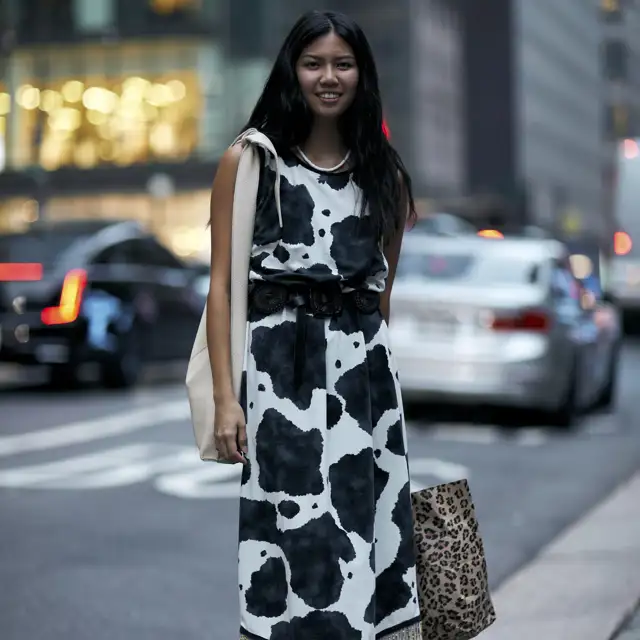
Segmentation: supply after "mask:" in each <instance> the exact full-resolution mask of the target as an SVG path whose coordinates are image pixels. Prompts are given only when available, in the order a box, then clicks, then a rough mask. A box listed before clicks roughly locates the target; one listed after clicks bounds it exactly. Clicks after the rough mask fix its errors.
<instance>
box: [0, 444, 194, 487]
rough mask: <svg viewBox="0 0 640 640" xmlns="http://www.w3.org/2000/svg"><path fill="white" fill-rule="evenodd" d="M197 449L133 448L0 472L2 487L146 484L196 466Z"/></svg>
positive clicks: (109, 450) (115, 449)
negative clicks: (158, 477)
mask: <svg viewBox="0 0 640 640" xmlns="http://www.w3.org/2000/svg"><path fill="white" fill-rule="evenodd" d="M199 461H200V459H199V458H198V455H197V453H196V451H195V450H194V448H191V447H181V446H176V445H167V444H131V445H127V446H124V447H117V448H114V449H104V450H102V451H100V452H97V453H91V454H88V455H81V456H75V457H71V458H66V459H63V460H57V461H56V462H47V463H44V464H36V465H28V466H23V467H16V468H14V469H7V470H2V471H0V487H11V488H18V487H22V488H36V489H104V488H109V487H121V486H126V485H132V484H137V483H139V482H145V481H147V480H150V479H151V478H153V477H154V476H155V475H156V474H158V473H162V472H165V471H175V470H177V469H184V468H188V467H190V466H193V465H194V463H196V462H199Z"/></svg>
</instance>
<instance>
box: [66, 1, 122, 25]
mask: <svg viewBox="0 0 640 640" xmlns="http://www.w3.org/2000/svg"><path fill="white" fill-rule="evenodd" d="M115 13H116V7H115V2H114V0H74V3H73V19H74V23H75V27H76V30H77V31H78V32H80V33H95V32H101V31H104V30H105V29H109V28H111V27H113V26H114V22H115Z"/></svg>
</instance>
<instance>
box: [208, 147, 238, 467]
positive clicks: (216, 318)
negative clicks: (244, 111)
mask: <svg viewBox="0 0 640 640" xmlns="http://www.w3.org/2000/svg"><path fill="white" fill-rule="evenodd" d="M241 153H242V149H241V147H240V145H236V146H234V147H231V148H229V149H228V150H227V151H226V152H225V154H224V155H223V156H222V158H221V159H220V163H219V165H218V170H217V172H216V177H215V179H214V181H213V187H212V189H211V218H210V221H211V281H210V285H209V294H208V296H207V344H208V348H209V361H210V362H211V372H212V374H213V382H214V399H215V405H216V417H215V437H216V447H217V449H218V452H219V453H220V455H221V456H222V457H223V458H225V459H227V460H230V461H234V462H242V457H241V456H240V455H239V453H238V449H239V448H240V447H242V448H244V447H246V435H245V422H244V414H243V412H242V409H241V407H240V405H239V403H238V400H237V398H236V396H235V393H234V391H233V381H232V376H231V344H230V342H231V339H230V316H231V314H230V294H231V227H232V223H233V195H234V190H235V184H236V175H237V173H238V165H239V163H240V155H241Z"/></svg>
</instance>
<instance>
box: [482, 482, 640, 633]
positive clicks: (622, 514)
mask: <svg viewBox="0 0 640 640" xmlns="http://www.w3.org/2000/svg"><path fill="white" fill-rule="evenodd" d="M639 566H640V473H637V474H636V475H635V476H634V477H632V478H631V479H630V480H629V481H627V482H626V483H624V484H622V485H621V486H620V487H618V489H616V490H615V491H614V492H613V493H612V494H610V496H609V497H608V498H605V500H604V501H603V502H601V503H600V504H599V505H597V506H596V507H595V508H593V509H592V510H590V511H589V512H587V514H586V515H585V516H583V517H582V518H581V519H579V520H578V521H577V522H575V523H574V524H573V525H571V526H570V527H568V528H567V529H566V530H565V531H564V532H563V533H561V534H560V535H559V536H558V537H557V538H555V539H554V540H553V541H552V542H551V543H550V544H548V545H547V546H546V547H544V548H543V549H542V551H541V552H540V553H539V554H538V556H537V557H536V558H535V559H534V560H533V561H532V562H531V563H530V564H528V565H526V566H525V567H523V568H522V569H521V570H520V571H518V572H516V573H515V574H514V575H512V576H511V577H510V578H508V579H507V580H506V581H505V582H504V583H503V584H502V585H501V586H500V588H499V589H498V590H497V591H496V592H495V594H494V595H493V600H494V604H495V607H496V611H497V616H498V619H497V621H496V622H495V623H494V624H493V625H492V626H491V627H489V629H487V630H486V631H485V632H484V633H482V634H480V636H478V637H479V638H481V639H482V640H515V639H517V640H541V639H542V638H544V639H545V640H612V638H614V637H615V634H616V633H618V632H620V631H621V630H622V629H623V626H624V624H625V622H626V621H627V620H628V619H629V618H630V616H631V615H632V613H633V612H634V611H635V608H636V607H637V603H638V598H639V596H640V571H639V570H638V567H639Z"/></svg>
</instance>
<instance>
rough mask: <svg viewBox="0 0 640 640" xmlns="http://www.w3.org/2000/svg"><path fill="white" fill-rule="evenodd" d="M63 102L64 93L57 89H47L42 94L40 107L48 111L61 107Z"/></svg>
mask: <svg viewBox="0 0 640 640" xmlns="http://www.w3.org/2000/svg"><path fill="white" fill-rule="evenodd" d="M62 104H63V99H62V95H61V94H59V93H58V92H57V91H52V90H51V89H46V90H45V91H43V92H42V95H41V96H40V108H41V109H42V110H43V111H46V112H47V113H50V112H51V111H55V110H56V109H59V108H60V107H61V106H62Z"/></svg>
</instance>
